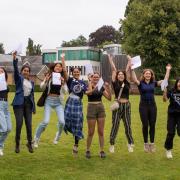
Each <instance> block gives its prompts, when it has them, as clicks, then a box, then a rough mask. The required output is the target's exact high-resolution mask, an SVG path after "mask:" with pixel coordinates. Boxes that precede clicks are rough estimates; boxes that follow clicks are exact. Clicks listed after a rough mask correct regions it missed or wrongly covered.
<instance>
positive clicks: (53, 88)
mask: <svg viewBox="0 0 180 180" xmlns="http://www.w3.org/2000/svg"><path fill="white" fill-rule="evenodd" d="M60 90H61V85H54V84H52V82H51V86H50V91H49V93H50V94H57V95H60Z"/></svg>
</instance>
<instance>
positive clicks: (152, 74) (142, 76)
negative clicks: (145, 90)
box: [140, 69, 155, 82]
mask: <svg viewBox="0 0 180 180" xmlns="http://www.w3.org/2000/svg"><path fill="white" fill-rule="evenodd" d="M147 71H149V72H150V73H151V79H150V81H151V82H153V81H155V74H154V71H153V70H152V69H144V70H143V72H142V75H141V77H140V80H141V81H145V78H144V74H145V73H146V72H147Z"/></svg>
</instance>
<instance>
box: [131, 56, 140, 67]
mask: <svg viewBox="0 0 180 180" xmlns="http://www.w3.org/2000/svg"><path fill="white" fill-rule="evenodd" d="M132 64H133V65H132V69H135V68H138V67H140V66H141V58H140V56H135V57H133V58H132Z"/></svg>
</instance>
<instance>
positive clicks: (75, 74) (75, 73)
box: [72, 68, 80, 79]
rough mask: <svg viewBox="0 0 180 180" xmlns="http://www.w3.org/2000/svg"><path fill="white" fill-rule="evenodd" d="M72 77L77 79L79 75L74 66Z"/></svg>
mask: <svg viewBox="0 0 180 180" xmlns="http://www.w3.org/2000/svg"><path fill="white" fill-rule="evenodd" d="M72 75H73V78H75V79H79V77H80V70H79V69H78V68H74V69H73V72H72Z"/></svg>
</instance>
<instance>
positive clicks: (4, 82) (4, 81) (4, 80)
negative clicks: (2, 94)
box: [0, 73, 7, 91]
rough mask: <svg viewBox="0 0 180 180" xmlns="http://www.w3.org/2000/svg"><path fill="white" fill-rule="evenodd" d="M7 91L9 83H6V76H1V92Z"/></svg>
mask: <svg viewBox="0 0 180 180" xmlns="http://www.w3.org/2000/svg"><path fill="white" fill-rule="evenodd" d="M4 90H7V83H6V77H5V74H4V73H2V74H0V91H4Z"/></svg>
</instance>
